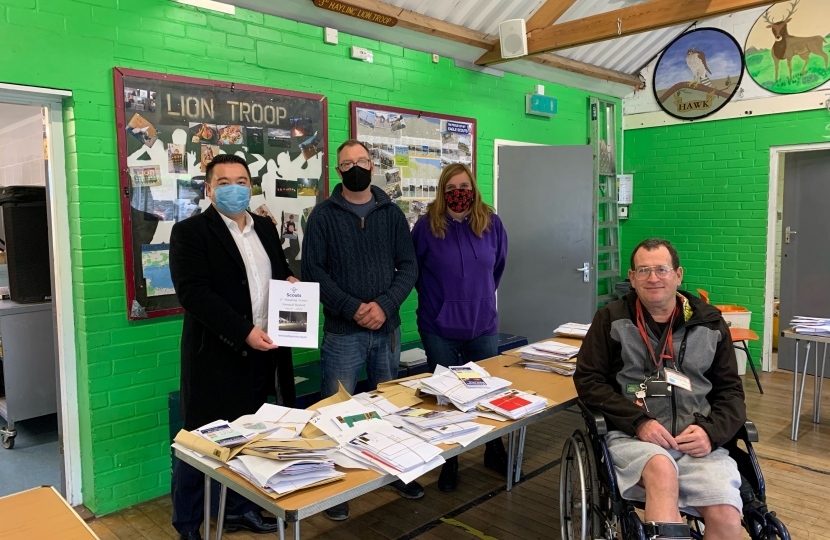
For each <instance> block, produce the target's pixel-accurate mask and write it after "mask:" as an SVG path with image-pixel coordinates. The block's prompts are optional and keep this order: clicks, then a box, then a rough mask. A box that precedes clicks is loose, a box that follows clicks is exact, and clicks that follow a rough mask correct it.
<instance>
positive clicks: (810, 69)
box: [744, 0, 830, 94]
mask: <svg viewBox="0 0 830 540" xmlns="http://www.w3.org/2000/svg"><path fill="white" fill-rule="evenodd" d="M828 36H830V3H828V2H827V0H795V1H793V2H787V3H781V4H775V5H773V6H772V7H770V8H769V9H768V10H766V11H765V12H764V13H762V14H761V16H760V17H758V20H757V21H756V22H755V25H754V26H753V27H752V30H750V32H749V36H747V38H746V47H745V49H744V54H745V56H746V70H747V72H748V73H749V75H750V77H752V78H753V79H754V80H755V82H756V83H758V86H760V87H761V88H765V89H766V90H769V91H770V92H775V93H777V94H798V93H801V92H808V91H810V90H813V89H814V88H818V87H819V86H821V85H822V84H824V83H826V82H827V81H828V80H830V69H829V68H830V55H828V53H830V37H828Z"/></svg>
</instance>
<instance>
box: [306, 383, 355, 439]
mask: <svg viewBox="0 0 830 540" xmlns="http://www.w3.org/2000/svg"><path fill="white" fill-rule="evenodd" d="M337 386H338V389H337V393H336V394H334V395H333V396H330V397H327V398H326V399H321V400H320V401H318V402H317V403H315V404H314V405H312V406H311V407H307V408H306V410H308V411H316V410H318V409H320V407H326V406H328V405H336V404H337V403H343V402H344V401H349V400H350V399H352V395H351V394H350V393H348V392H346V389H345V388H343V385H342V384H341V383H340V382H338V383H337ZM324 435H325V433H323V432H322V431H321V430H320V429H318V428H317V426H314V425H312V424H311V423H308V424H306V426H305V427H304V428H303V431H302V432H301V433H300V436H301V437H303V438H304V439H316V438H317V437H322V436H324Z"/></svg>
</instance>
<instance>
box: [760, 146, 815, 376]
mask: <svg viewBox="0 0 830 540" xmlns="http://www.w3.org/2000/svg"><path fill="white" fill-rule="evenodd" d="M817 150H830V142H823V143H811V144H794V145H788V146H771V147H770V149H769V199H768V207H767V271H766V278H765V279H764V335H763V349H762V351H761V369H762V370H763V371H772V319H773V312H774V309H775V247H776V245H777V243H778V242H780V241H781V239H780V238H778V234H777V231H776V225H777V223H778V173H779V172H780V165H781V157H782V156H783V155H784V154H792V153H796V152H815V151H817ZM784 181H785V182H786V181H787V179H786V178H785V179H784ZM780 324H781V321H779V325H780Z"/></svg>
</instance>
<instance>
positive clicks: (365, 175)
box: [340, 165, 372, 191]
mask: <svg viewBox="0 0 830 540" xmlns="http://www.w3.org/2000/svg"><path fill="white" fill-rule="evenodd" d="M340 174H342V175H343V185H344V186H345V187H346V189H348V190H349V191H363V190H364V189H366V188H367V187H369V184H371V183H372V171H371V170H369V169H364V168H363V167H361V166H360V165H353V166H352V168H351V169H349V170H348V171H345V172H341V173H340Z"/></svg>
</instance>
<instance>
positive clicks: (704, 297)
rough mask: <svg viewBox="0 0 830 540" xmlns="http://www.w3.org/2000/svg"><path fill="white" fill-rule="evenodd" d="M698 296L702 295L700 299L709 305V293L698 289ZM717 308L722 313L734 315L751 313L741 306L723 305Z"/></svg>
mask: <svg viewBox="0 0 830 540" xmlns="http://www.w3.org/2000/svg"><path fill="white" fill-rule="evenodd" d="M697 294H699V295H700V299H701V300H703V301H704V302H706V303H707V304H708V303H709V293H708V292H706V291H704V290H703V289H698V290H697ZM715 307H716V308H717V309H719V310H720V311H726V312H733V313H735V312H742V311H749V310H748V309H746V308H745V307H741V306H721V305H716V306H715Z"/></svg>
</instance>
